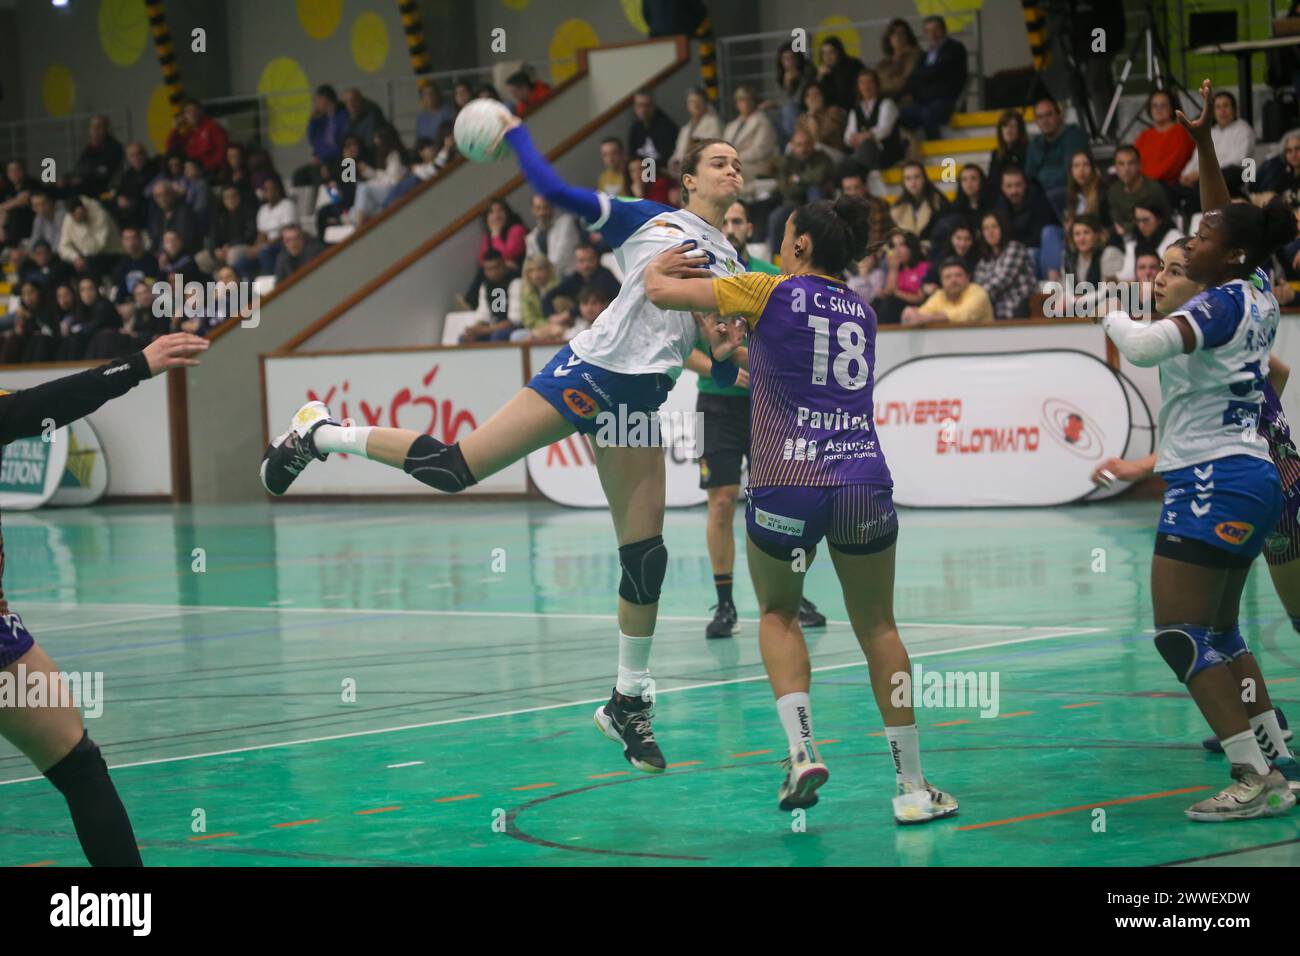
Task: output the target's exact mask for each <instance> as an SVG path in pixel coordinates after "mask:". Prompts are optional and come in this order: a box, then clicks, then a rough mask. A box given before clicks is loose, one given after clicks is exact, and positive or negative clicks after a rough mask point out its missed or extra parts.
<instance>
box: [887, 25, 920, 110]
mask: <svg viewBox="0 0 1300 956" xmlns="http://www.w3.org/2000/svg"><path fill="white" fill-rule="evenodd" d="M880 45H881V52H882V53H883V54H884V56H882V57H881V58H880V62H879V63H877V64H876V72H877V73H878V74H880V95H881V96H887V97H889V98H890V99H892V100H894V101H895V102H900V101H901V98H902V97H903V95H904V93H905V92H906V90H907V81H908V79H910V78H911V76H912V74H913V73H914V72H915V71H916V66H917V64H918V63H920V62H921V45H920V44H919V43H917V42H916V34H915V33H913V32H912V27H911V26H910V25H909V24H908V22H907V21H906V20H904V19H903V18H901V17H899V18H898V19H896V20H892V21H890V24H889V26H888V27H886V28H885V33H884V35H883V36H882V37H881V40H880Z"/></svg>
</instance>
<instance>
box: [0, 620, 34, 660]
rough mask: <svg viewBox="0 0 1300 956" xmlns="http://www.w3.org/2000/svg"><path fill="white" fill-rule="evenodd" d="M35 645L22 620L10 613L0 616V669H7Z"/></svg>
mask: <svg viewBox="0 0 1300 956" xmlns="http://www.w3.org/2000/svg"><path fill="white" fill-rule="evenodd" d="M35 643H36V642H35V641H33V640H32V635H31V632H30V631H28V630H27V626H26V625H25V624H23V619H22V618H20V617H19V616H18V615H17V614H15V613H13V612H12V611H10V612H8V613H7V614H0V667H8V666H9V665H10V664H12V663H13V662H14V661H16V660H18V658H20V657H22V656H23V655H24V654H26V653H27V652H28V651H30V650H31V649H32V645H34V644H35Z"/></svg>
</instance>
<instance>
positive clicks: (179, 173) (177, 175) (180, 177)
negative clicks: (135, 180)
mask: <svg viewBox="0 0 1300 956" xmlns="http://www.w3.org/2000/svg"><path fill="white" fill-rule="evenodd" d="M159 183H165V184H166V185H167V186H169V187H170V188H171V191H172V192H174V193H175V194H176V195H177V196H179V197H180V198H181V199H182V200H184V198H185V193H186V190H187V189H188V188H189V183H188V182H187V181H186V179H185V154H184V153H179V152H177V153H168V154H167V155H166V156H164V157H163V164H162V169H160V170H159V171H158V178H157V179H155V180H154V181H153V182H151V183H150V184H149V195H151V196H152V195H153V190H154V187H155V186H157V185H158V184H159ZM190 211H191V212H193V211H194V210H192V209H191V210H190Z"/></svg>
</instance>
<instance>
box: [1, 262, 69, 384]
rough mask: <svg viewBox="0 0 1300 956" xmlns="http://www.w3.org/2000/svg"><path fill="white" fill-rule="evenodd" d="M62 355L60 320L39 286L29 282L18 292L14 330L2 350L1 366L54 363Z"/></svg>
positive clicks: (7, 337)
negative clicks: (60, 352) (20, 363)
mask: <svg viewBox="0 0 1300 956" xmlns="http://www.w3.org/2000/svg"><path fill="white" fill-rule="evenodd" d="M58 351H59V319H58V316H57V315H55V312H54V304H53V302H51V301H50V297H49V296H48V295H47V294H46V292H45V288H44V287H43V286H42V285H40V284H39V283H36V282H32V281H31V280H28V281H26V282H23V283H22V284H21V285H20V286H19V288H18V308H17V309H16V310H15V312H14V327H13V329H12V331H10V332H8V333H7V334H6V335H5V339H4V344H3V346H0V362H3V364H5V365H14V364H17V363H19V362H53V361H54V360H55V359H56V358H57V357H58Z"/></svg>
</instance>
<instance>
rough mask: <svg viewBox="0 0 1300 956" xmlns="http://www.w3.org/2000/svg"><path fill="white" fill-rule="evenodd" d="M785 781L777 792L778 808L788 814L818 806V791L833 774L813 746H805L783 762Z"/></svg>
mask: <svg viewBox="0 0 1300 956" xmlns="http://www.w3.org/2000/svg"><path fill="white" fill-rule="evenodd" d="M781 766H783V767H785V771H786V773H785V779H784V780H782V781H781V789H780V790H778V791H777V794H776V796H777V801H778V802H777V806H779V807H780V808H781V809H782V810H784V811H786V812H787V813H788V812H789V811H791V810H801V809H806V808H807V807H812V806H816V804H817V799H818V797H817V789H818V788H819V787H820V786H821V785H822V784H824V783H825V782H826V781H827V780H829V779H830V776H831V772H830V771H829V770H827V769H826V764H824V763H822V762H821V758H820V757H819V756H818V755H817V751H816V749H815V748H814V747H813V745H812V744H804V745H803V747H801V748H800V749H799V751H798V752H796V753H792V754H791V755H790V756H788V757H786V758H785V759H784V760H782V761H781Z"/></svg>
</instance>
